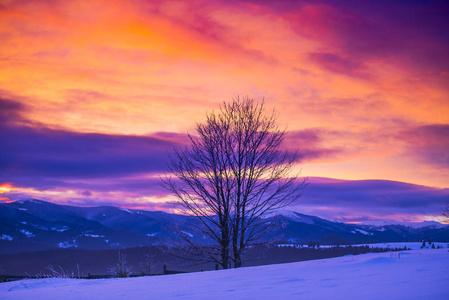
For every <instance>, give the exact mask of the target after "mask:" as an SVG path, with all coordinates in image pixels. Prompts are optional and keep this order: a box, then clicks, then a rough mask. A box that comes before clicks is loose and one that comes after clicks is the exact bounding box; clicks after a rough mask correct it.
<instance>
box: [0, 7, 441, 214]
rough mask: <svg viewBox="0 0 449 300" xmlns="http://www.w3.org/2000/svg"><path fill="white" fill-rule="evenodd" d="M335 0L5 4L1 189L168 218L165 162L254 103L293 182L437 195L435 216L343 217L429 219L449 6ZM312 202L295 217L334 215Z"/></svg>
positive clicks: (437, 166)
mask: <svg viewBox="0 0 449 300" xmlns="http://www.w3.org/2000/svg"><path fill="white" fill-rule="evenodd" d="M336 3H339V2H336V1H331V0H329V1H324V0H323V1H316V2H313V1H285V2H284V1H139V0H133V1H117V0H112V1H111V0H109V1H81V0H79V1H52V0H49V1H27V0H17V1H16V0H6V1H5V0H3V1H1V0H0V40H1V45H0V132H1V146H0V147H1V148H0V151H1V158H0V182H10V183H11V184H9V183H4V184H1V185H0V194H1V196H5V195H7V196H8V197H9V198H11V199H20V198H23V197H30V196H31V197H40V198H43V199H50V200H53V201H58V202H72V203H78V204H82V205H96V204H105V203H106V204H108V203H109V204H110V203H112V204H118V205H123V206H127V207H138V208H145V207H147V208H153V209H165V210H172V211H173V210H174V208H173V203H172V201H171V200H170V196H169V195H167V192H166V191H165V190H164V189H163V188H162V187H161V186H160V184H159V183H158V180H159V176H160V175H161V174H163V173H166V172H167V168H166V162H167V160H168V158H167V154H168V153H169V152H170V151H171V149H173V147H175V146H178V145H185V143H186V136H185V134H186V133H188V132H192V131H193V128H194V125H195V124H196V123H197V122H200V121H202V120H203V119H204V117H205V114H206V113H207V112H210V111H211V110H214V109H217V108H218V106H219V104H220V103H221V102H222V101H225V100H229V99H232V97H235V96H237V95H248V96H250V97H254V98H256V99H262V98H264V99H265V102H266V105H267V107H268V108H269V109H272V108H274V109H275V110H276V112H277V114H278V116H279V122H280V126H281V127H282V128H287V131H288V134H287V140H286V147H290V148H292V149H295V150H297V151H299V152H300V154H301V158H302V159H301V161H299V162H298V166H297V168H298V170H301V174H302V175H304V176H307V177H313V178H314V177H326V178H335V179H346V180H366V179H378V180H388V181H395V182H396V181H397V182H407V183H413V184H416V185H418V186H420V187H422V189H421V190H420V192H421V191H423V190H426V191H427V190H428V191H429V193H430V191H431V193H432V195H438V196H435V197H437V198H435V199H437V200H435V203H436V204H435V206H433V204H432V205H430V204H429V206H432V208H431V209H429V210H428V211H427V210H426V211H421V210H420V209H416V211H413V212H410V214H407V213H406V212H404V211H401V212H399V213H396V212H388V213H386V212H382V211H375V212H372V214H373V215H370V210H369V209H367V210H366V211H363V209H362V208H361V207H358V208H356V209H354V211H353V212H352V213H348V212H347V211H346V212H345V213H344V214H345V216H346V217H347V218H348V220H349V219H350V220H349V221H355V219H356V216H361V215H363V216H366V217H367V218H370V217H372V218H378V217H379V218H381V217H382V216H386V217H388V218H389V219H407V218H409V219H413V220H416V219H420V220H424V219H425V220H429V219H431V218H432V216H433V217H434V218H435V219H438V218H439V216H438V215H439V213H438V210H439V209H440V208H441V207H443V206H444V204H449V203H448V200H447V198H446V196H447V188H448V187H449V55H448V53H449V34H448V31H447V28H449V22H448V18H447V16H448V13H449V5H448V4H447V3H446V2H444V1H429V2H422V3H421V2H420V1H412V2H410V3H402V4H400V3H399V2H390V1H372V2H370V3H369V4H366V5H364V6H361V5H359V4H358V3H359V2H358V1H344V2H342V3H341V4H336ZM312 181H313V180H312ZM318 181H319V180H318ZM332 182H334V181H332ZM362 183H363V182H362ZM320 184H323V183H322V182H321V183H320ZM326 184H327V183H326ZM12 185H14V186H15V187H16V188H14V189H12ZM326 186H327V185H326ZM428 187H429V188H428ZM433 193H435V194H433ZM373 195H374V194H373ZM423 195H424V194H423ZM425 195H427V194H425ZM305 197H306V198H307V194H305ZM373 197H375V196H373ZM392 197H393V196H392ZM423 197H425V196H423ZM432 197H433V196H432ZM432 199H434V198H432ZM355 201H356V200H355ZM422 201H426V199H423V200H422ZM429 201H430V200H429ZM306 203H307V200H306ZM309 206H310V207H309ZM312 206H313V205H312V204H311V203H309V204H305V207H302V208H301V207H299V209H304V208H305V209H306V210H307V209H309V212H311V213H317V212H318V213H321V214H322V215H326V216H328V217H332V216H333V214H332V213H326V212H325V209H324V208H323V207H321V208H320V207H319V205H318V204H317V205H316V206H313V209H312ZM332 211H333V212H334V214H336V212H337V209H336V208H332ZM397 215H401V216H400V217H397ZM390 216H391V217H390Z"/></svg>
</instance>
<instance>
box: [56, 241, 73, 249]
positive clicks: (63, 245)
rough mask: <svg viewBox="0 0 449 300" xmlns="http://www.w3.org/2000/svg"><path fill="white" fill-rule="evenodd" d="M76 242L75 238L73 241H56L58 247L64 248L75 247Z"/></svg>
mask: <svg viewBox="0 0 449 300" xmlns="http://www.w3.org/2000/svg"><path fill="white" fill-rule="evenodd" d="M77 247H78V244H77V243H76V241H75V240H73V241H64V242H59V243H58V248H62V249H66V248H77Z"/></svg>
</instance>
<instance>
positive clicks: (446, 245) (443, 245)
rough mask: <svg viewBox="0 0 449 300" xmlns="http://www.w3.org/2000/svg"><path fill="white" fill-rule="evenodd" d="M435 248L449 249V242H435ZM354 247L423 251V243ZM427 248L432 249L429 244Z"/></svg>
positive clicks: (375, 244)
mask: <svg viewBox="0 0 449 300" xmlns="http://www.w3.org/2000/svg"><path fill="white" fill-rule="evenodd" d="M433 244H434V245H435V247H437V248H449V242H447V243H440V242H435V243H433ZM352 246H369V247H370V248H404V247H406V248H408V249H412V250H417V249H421V246H422V243H421V242H394V243H373V244H357V245H352ZM426 247H427V248H430V246H429V244H428V243H427V244H426Z"/></svg>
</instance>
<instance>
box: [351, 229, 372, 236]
mask: <svg viewBox="0 0 449 300" xmlns="http://www.w3.org/2000/svg"><path fill="white" fill-rule="evenodd" d="M351 232H352V233H357V232H358V233H361V234H363V235H373V233H372V232H368V231H365V230H362V229H358V228H357V229H355V230H353V231H351Z"/></svg>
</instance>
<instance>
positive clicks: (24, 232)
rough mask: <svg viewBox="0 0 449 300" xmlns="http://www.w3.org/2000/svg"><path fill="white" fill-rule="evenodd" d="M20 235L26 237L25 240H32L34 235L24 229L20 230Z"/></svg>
mask: <svg viewBox="0 0 449 300" xmlns="http://www.w3.org/2000/svg"><path fill="white" fill-rule="evenodd" d="M20 233H22V234H23V235H24V236H26V237H27V238H32V237H34V236H35V234H34V233H32V232H31V231H28V230H26V229H20Z"/></svg>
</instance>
